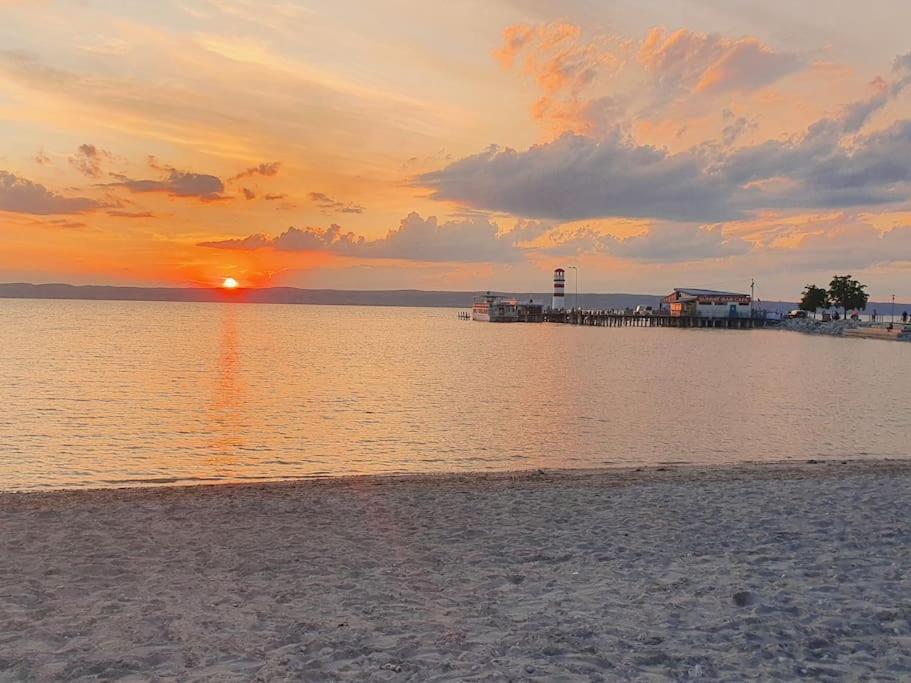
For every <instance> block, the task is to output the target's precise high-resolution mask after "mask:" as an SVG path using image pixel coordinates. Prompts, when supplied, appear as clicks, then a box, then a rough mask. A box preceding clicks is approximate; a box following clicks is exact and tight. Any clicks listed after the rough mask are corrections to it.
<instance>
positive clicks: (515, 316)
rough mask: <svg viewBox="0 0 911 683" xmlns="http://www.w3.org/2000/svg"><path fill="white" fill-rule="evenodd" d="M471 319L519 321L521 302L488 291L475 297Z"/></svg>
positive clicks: (488, 321) (491, 321) (499, 321)
mask: <svg viewBox="0 0 911 683" xmlns="http://www.w3.org/2000/svg"><path fill="white" fill-rule="evenodd" d="M471 319H472V320H477V321H480V322H487V323H515V322H519V302H518V301H516V300H515V299H508V298H506V297H504V296H497V295H496V294H491V293H490V292H487V294H485V295H484V296H477V297H475V299H474V306H473V307H472V309H471Z"/></svg>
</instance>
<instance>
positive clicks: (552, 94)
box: [0, 0, 911, 301]
mask: <svg viewBox="0 0 911 683" xmlns="http://www.w3.org/2000/svg"><path fill="white" fill-rule="evenodd" d="M0 12H2V17H3V20H2V21H0V281H5V282H11V281H24V282H72V283H95V284H139V285H167V286H214V285H217V284H218V283H220V282H221V281H222V280H223V279H224V278H225V277H229V276H231V277H235V278H236V279H237V280H238V281H239V282H240V284H241V286H270V285H293V286H300V287H321V288H322V287H333V288H346V289H381V288H419V289H460V290H473V289H488V288H492V289H498V290H507V291H508V290H511V289H516V290H538V291H546V290H547V289H548V286H549V278H550V271H551V270H552V269H553V268H554V267H556V266H561V265H562V266H564V267H565V266H567V265H578V266H579V268H580V271H581V281H580V286H581V288H582V289H583V290H584V291H599V292H647V293H662V292H664V291H665V290H668V289H669V288H671V287H674V286H689V287H709V288H717V289H735V290H743V291H748V289H749V282H750V278H751V277H755V278H756V280H757V282H758V292H759V295H760V297H761V298H762V297H764V298H768V299H772V298H789V297H790V298H792V299H793V298H794V297H795V296H797V295H799V291H800V289H801V288H802V287H803V285H804V284H806V283H808V282H816V283H818V284H822V285H824V284H827V283H828V280H829V279H830V277H831V275H832V274H833V273H835V272H839V273H851V274H853V275H854V276H855V277H858V278H859V279H861V280H862V281H864V282H867V283H869V285H870V292H871V294H872V296H873V298H874V299H879V300H884V299H887V298H888V297H889V296H890V295H891V294H893V293H895V294H896V295H897V298H898V299H899V300H904V301H911V277H909V276H911V34H909V31H908V26H911V4H909V3H908V2H906V1H904V0H895V1H887V0H873V2H870V3H864V4H860V3H833V2H831V0H803V1H802V2H794V0H788V1H783V0H767V1H766V2H762V3H756V2H752V1H746V0H743V1H740V0H673V1H671V0H625V1H620V0H617V1H613V2H612V1H609V0H603V1H598V0H567V1H565V2H561V3H559V4H558V3H553V2H543V1H542V0H529V1H526V2H522V1H520V0H485V1H484V2H459V1H453V2H448V3H442V2H406V1H403V0H386V1H384V2H364V1H358V2H348V1H346V0H334V1H333V2H319V1H316V0H306V1H304V0H284V1H282V2H271V1H268V0H195V1H193V0H161V1H160V2H155V3H150V2H146V1H145V0H119V1H116V2H115V1H114V0H111V1H109V2H101V1H92V0H80V1H76V0H73V1H71V2H65V1H60V2H53V1H51V0H46V1H41V0H31V1H26V0H22V1H17V0H0Z"/></svg>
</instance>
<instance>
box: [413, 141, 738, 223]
mask: <svg viewBox="0 0 911 683" xmlns="http://www.w3.org/2000/svg"><path fill="white" fill-rule="evenodd" d="M418 182H419V183H420V184H421V185H423V186H425V187H429V188H431V190H432V191H433V195H432V196H433V198H435V199H440V200H451V201H458V202H463V203H465V204H468V205H469V206H473V207H476V208H481V209H486V210H490V211H504V212H507V213H510V214H513V215H517V216H523V217H533V218H544V219H552V220H559V221H572V220H580V219H587V218H597V217H605V216H625V217H640V218H649V217H651V218H665V219H669V220H694V221H695V220H723V219H725V218H730V217H733V216H734V215H736V213H737V212H736V211H735V210H734V208H733V207H732V206H731V203H730V196H729V195H730V193H729V192H726V191H725V189H724V187H723V186H721V187H719V179H718V178H715V177H713V176H712V174H711V173H710V172H709V170H708V169H706V168H705V163H704V160H702V159H701V158H699V157H698V156H696V155H694V154H689V153H684V154H677V155H671V154H668V153H667V152H666V151H664V150H660V149H657V148H655V147H651V146H648V145H637V144H635V143H634V142H632V141H631V140H630V139H629V138H627V137H625V136H622V135H620V134H614V135H611V136H609V137H607V138H605V139H602V140H595V139H592V138H588V137H583V136H579V135H573V134H571V133H566V134H564V135H562V136H561V137H559V138H558V139H557V140H554V141H553V142H550V143H546V144H542V145H536V146H534V147H531V148H530V149H528V150H526V151H524V152H517V151H515V150H512V149H508V148H507V149H503V148H499V147H496V146H492V147H490V148H488V149H487V150H486V151H484V152H481V153H480V154H476V155H473V156H470V157H466V158H465V159H462V160H460V161H456V162H455V163H453V164H451V165H449V166H447V167H445V168H444V169H442V170H440V171H434V172H431V173H425V174H423V175H421V176H418ZM719 190H720V191H719Z"/></svg>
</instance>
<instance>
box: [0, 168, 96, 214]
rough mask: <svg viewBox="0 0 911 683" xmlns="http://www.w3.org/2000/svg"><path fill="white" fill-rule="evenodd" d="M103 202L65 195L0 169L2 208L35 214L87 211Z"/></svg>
mask: <svg viewBox="0 0 911 683" xmlns="http://www.w3.org/2000/svg"><path fill="white" fill-rule="evenodd" d="M103 206H104V205H103V204H102V203H100V202H98V201H96V200H94V199H89V198H88V197H65V196H63V195H61V194H58V193H57V192H53V191H51V190H48V189H47V188H46V187H45V186H44V185H40V184H38V183H34V182H32V181H31V180H28V179H26V178H19V177H17V176H15V175H13V174H12V173H10V172H9V171H0V211H10V212H13V213H28V214H35V215H50V214H67V213H71V214H75V213H85V212H87V211H92V210H94V209H98V208H101V207H103Z"/></svg>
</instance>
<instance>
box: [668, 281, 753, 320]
mask: <svg viewBox="0 0 911 683" xmlns="http://www.w3.org/2000/svg"><path fill="white" fill-rule="evenodd" d="M751 301H752V300H751V299H750V295H749V294H740V293H738V292H719V291H716V290H714V289H683V288H680V289H675V290H674V291H673V292H671V293H670V294H668V295H667V296H666V297H664V298H663V299H662V300H661V307H662V308H664V309H665V310H667V312H668V313H669V314H670V315H672V316H698V317H700V318H749V317H750V316H751V315H752V306H751Z"/></svg>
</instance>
